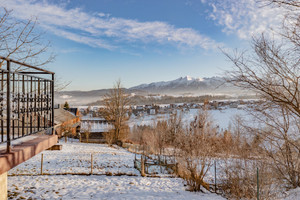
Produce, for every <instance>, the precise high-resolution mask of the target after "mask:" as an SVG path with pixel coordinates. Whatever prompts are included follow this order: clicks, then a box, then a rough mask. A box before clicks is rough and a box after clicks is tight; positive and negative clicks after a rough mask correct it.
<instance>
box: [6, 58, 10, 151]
mask: <svg viewBox="0 0 300 200" xmlns="http://www.w3.org/2000/svg"><path fill="white" fill-rule="evenodd" d="M6 62H7V91H6V92H7V94H6V105H7V110H6V117H7V118H6V137H7V138H6V139H7V146H6V151H7V153H10V152H11V146H10V115H11V112H10V103H11V102H10V61H9V60H7V61H6Z"/></svg>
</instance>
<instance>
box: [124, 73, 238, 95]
mask: <svg viewBox="0 0 300 200" xmlns="http://www.w3.org/2000/svg"><path fill="white" fill-rule="evenodd" d="M129 89H134V90H142V91H145V92H149V93H160V94H176V95H179V94H188V93H191V94H214V93H228V92H233V91H235V90H236V88H234V87H233V86H231V85H229V84H227V83H226V82H225V80H224V78H222V77H211V78H193V77H191V76H185V77H180V78H178V79H175V80H172V81H161V82H153V83H150V84H141V85H138V86H135V87H132V88H129Z"/></svg>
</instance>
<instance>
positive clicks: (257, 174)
mask: <svg viewBox="0 0 300 200" xmlns="http://www.w3.org/2000/svg"><path fill="white" fill-rule="evenodd" d="M256 176H257V177H256V179H257V200H259V172H258V167H257V172H256Z"/></svg>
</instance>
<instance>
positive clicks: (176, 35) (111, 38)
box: [0, 0, 221, 49]
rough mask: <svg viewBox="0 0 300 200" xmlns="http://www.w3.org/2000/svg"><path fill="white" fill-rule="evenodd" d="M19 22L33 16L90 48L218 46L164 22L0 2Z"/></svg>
mask: <svg viewBox="0 0 300 200" xmlns="http://www.w3.org/2000/svg"><path fill="white" fill-rule="evenodd" d="M0 3H1V5H2V6H5V7H7V8H8V9H13V10H14V14H15V15H16V16H17V17H18V18H21V19H28V18H30V17H32V16H36V17H37V18H38V20H39V23H40V24H41V25H42V26H43V27H44V28H46V29H47V30H49V31H51V32H52V33H54V34H56V35H59V36H61V37H64V38H67V39H69V40H73V41H75V42H79V43H83V44H87V45H89V46H92V47H100V48H106V49H115V48H116V47H117V46H119V45H121V43H122V42H126V43H129V44H130V42H133V43H134V42H142V43H145V44H147V43H150V42H155V43H160V44H172V45H176V46H177V47H181V46H184V47H185V48H186V47H191V48H203V49H215V48H217V47H218V46H221V44H219V43H217V42H216V41H214V40H213V39H211V38H210V37H208V36H205V35H202V34H200V33H199V32H197V31H196V30H194V29H191V28H177V27H175V26H173V25H170V24H168V23H166V22H160V21H150V22H141V21H138V20H131V19H124V18H116V17H112V16H111V15H109V14H106V13H93V14H91V13H87V12H85V11H83V10H82V9H80V8H73V9H67V7H66V5H65V4H60V5H55V4H50V3H49V2H48V1H47V0H43V1H37V0H29V1H23V0H9V1H8V0H0Z"/></svg>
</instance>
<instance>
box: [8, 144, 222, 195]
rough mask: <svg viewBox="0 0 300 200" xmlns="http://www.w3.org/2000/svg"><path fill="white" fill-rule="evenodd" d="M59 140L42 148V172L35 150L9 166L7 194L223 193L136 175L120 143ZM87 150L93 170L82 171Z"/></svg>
mask: <svg viewBox="0 0 300 200" xmlns="http://www.w3.org/2000/svg"><path fill="white" fill-rule="evenodd" d="M61 144H62V145H63V150H62V151H44V152H43V155H44V162H43V163H44V165H43V173H45V174H48V175H39V174H40V166H41V154H38V155H36V156H35V157H33V158H32V159H30V160H28V161H26V162H24V163H22V164H21V165H19V166H17V167H15V168H14V169H12V170H10V171H9V176H8V191H9V192H8V194H9V199H30V198H31V199H211V200H218V199H224V198H222V197H221V196H218V195H216V194H213V193H210V192H207V193H194V192H188V191H186V187H184V183H183V181H182V179H179V178H150V177H141V176H140V173H139V172H138V171H137V170H136V169H135V168H134V167H133V160H134V154H133V153H130V152H128V151H126V150H124V149H122V148H118V147H108V146H107V145H101V144H83V143H78V142H77V141H74V142H73V143H71V142H68V143H64V142H61ZM91 154H93V174H95V175H83V174H89V173H90V172H91V171H90V170H91V169H90V166H91ZM72 173H73V174H82V175H70V174H72ZM17 174H23V175H22V176H20V175H19V176H18V175H17ZM24 174H27V175H24ZM60 174H61V175H60ZM107 175H108V176H107Z"/></svg>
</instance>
